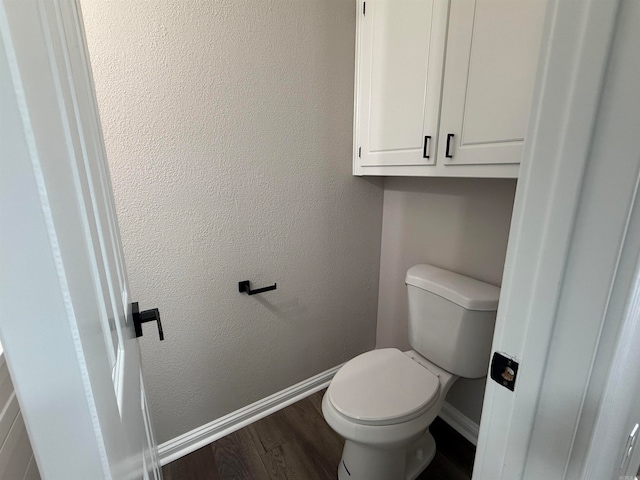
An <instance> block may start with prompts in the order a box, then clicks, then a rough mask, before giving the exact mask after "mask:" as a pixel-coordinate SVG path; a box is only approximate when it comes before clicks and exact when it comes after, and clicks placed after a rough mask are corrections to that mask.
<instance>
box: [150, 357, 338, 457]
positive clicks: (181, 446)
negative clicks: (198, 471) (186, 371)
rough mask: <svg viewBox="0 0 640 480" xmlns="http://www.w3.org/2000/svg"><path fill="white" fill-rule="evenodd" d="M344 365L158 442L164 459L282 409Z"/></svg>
mask: <svg viewBox="0 0 640 480" xmlns="http://www.w3.org/2000/svg"><path fill="white" fill-rule="evenodd" d="M341 366H342V365H338V366H337V367H334V368H331V369H329V370H327V371H325V372H322V373H320V374H318V375H316V376H314V377H311V378H309V379H307V380H304V381H302V382H300V383H298V384H296V385H293V386H291V387H289V388H285V389H284V390H281V391H280V392H278V393H275V394H273V395H271V396H269V397H266V398H263V399H262V400H258V401H257V402H255V403H252V404H251V405H247V406H246V407H243V408H241V409H239V410H236V411H235V412H232V413H230V414H228V415H225V416H224V417H221V418H219V419H217V420H214V421H213V422H210V423H207V424H206V425H202V426H201V427H198V428H195V429H193V430H191V431H190V432H187V433H184V434H182V435H180V436H178V437H176V438H174V439H172V440H169V441H167V442H165V443H163V444H161V445H159V446H158V455H159V457H160V463H161V464H162V465H163V466H164V465H166V464H167V463H170V462H173V461H174V460H177V459H178V458H180V457H183V456H185V455H188V454H189V453H191V452H194V451H196V450H198V449H199V448H201V447H204V446H205V445H208V444H210V443H211V442H214V441H216V440H218V439H220V438H222V437H224V436H225V435H229V434H230V433H233V432H235V431H236V430H240V429H241V428H243V427H246V426H247V425H249V424H251V423H253V422H256V421H258V420H260V419H261V418H264V417H266V416H267V415H271V414H272V413H274V412H277V411H278V410H282V409H283V408H285V407H288V406H289V405H291V404H293V403H295V402H297V401H299V400H302V399H303V398H305V397H308V396H309V395H312V394H314V393H315V392H317V391H319V390H322V389H323V388H325V387H327V386H329V382H330V381H331V379H332V378H333V376H334V375H335V374H336V372H337V371H338V369H339V368H340V367H341Z"/></svg>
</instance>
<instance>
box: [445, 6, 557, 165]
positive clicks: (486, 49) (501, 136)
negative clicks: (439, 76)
mask: <svg viewBox="0 0 640 480" xmlns="http://www.w3.org/2000/svg"><path fill="white" fill-rule="evenodd" d="M545 7H546V2H545V1H544V0H456V1H454V2H452V4H451V11H450V17H449V33H448V37H447V54H446V66H445V74H444V87H443V93H442V115H441V118H440V139H439V147H438V158H439V159H441V161H442V162H443V163H444V164H445V165H448V166H452V165H473V164H475V165H483V164H485V165H486V164H509V163H512V164H513V163H520V157H521V156H522V147H523V144H524V135H525V132H526V129H527V122H528V119H529V111H530V108H531V98H532V95H533V86H534V81H535V76H536V67H537V63H538V53H539V49H540V41H541V38H542V30H543V23H544V12H545ZM447 145H448V147H449V148H448V149H447ZM447 154H448V155H447Z"/></svg>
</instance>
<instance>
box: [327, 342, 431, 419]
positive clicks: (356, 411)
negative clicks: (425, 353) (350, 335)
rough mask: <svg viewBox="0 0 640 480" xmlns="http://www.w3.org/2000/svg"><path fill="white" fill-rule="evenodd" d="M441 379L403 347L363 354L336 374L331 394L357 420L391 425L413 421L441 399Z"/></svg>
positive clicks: (340, 409) (340, 408) (338, 407)
mask: <svg viewBox="0 0 640 480" xmlns="http://www.w3.org/2000/svg"><path fill="white" fill-rule="evenodd" d="M439 390H440V380H439V379H438V377H437V376H436V375H434V374H433V373H431V372H430V371H429V370H427V369H426V368H425V367H423V366H421V365H420V364H418V363H417V362H415V361H413V360H412V359H410V358H409V357H408V356H406V355H405V354H404V353H402V352H401V351H400V350H398V349H395V348H384V349H380V350H373V351H371V352H367V353H363V354H362V355H359V356H357V357H356V358H354V359H353V360H350V361H349V362H347V363H346V364H345V365H344V366H343V367H342V368H341V369H340V370H339V371H338V373H337V374H336V375H335V377H334V378H333V380H332V381H331V384H330V385H329V389H328V390H327V395H328V396H329V400H330V401H331V404H332V405H333V407H334V408H335V409H336V410H337V411H338V412H339V413H340V414H342V415H344V416H345V417H348V418H349V419H350V420H351V421H353V422H355V423H360V424H364V425H391V424H396V423H401V422H405V421H408V420H411V419H413V418H415V417H417V416H419V415H421V414H422V413H424V412H425V411H426V410H428V409H429V407H431V406H432V405H433V404H434V403H435V402H436V400H437V398H438V392H439Z"/></svg>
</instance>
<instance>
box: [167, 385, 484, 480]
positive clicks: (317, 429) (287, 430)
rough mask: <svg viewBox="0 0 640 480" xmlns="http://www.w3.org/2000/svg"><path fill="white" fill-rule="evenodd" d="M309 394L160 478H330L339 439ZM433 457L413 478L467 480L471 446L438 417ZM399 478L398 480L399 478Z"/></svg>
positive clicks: (334, 472) (340, 443) (199, 452)
mask: <svg viewBox="0 0 640 480" xmlns="http://www.w3.org/2000/svg"><path fill="white" fill-rule="evenodd" d="M323 394H324V391H322V392H318V393H315V394H313V395H311V396H310V397H307V398H305V399H303V400H301V401H299V402H297V403H294V404H293V405H291V406H289V407H287V408H285V409H283V410H280V411H279V412H276V413H274V414H272V415H269V416H268V417H265V418H263V419H262V420H260V421H258V422H255V423H253V424H251V425H249V426H247V427H245V428H243V429H241V430H238V431H237V432H234V433H232V434H230V435H227V436H226V437H224V438H221V439H220V440H218V441H216V442H213V443H212V444H210V445H207V446H206V447H202V448H201V449H199V450H196V451H195V452H193V453H191V454H189V455H187V456H185V457H182V458H180V459H178V460H176V461H175V462H172V463H170V464H168V465H165V466H164V467H163V469H162V472H163V474H164V478H165V480H294V479H295V480H325V479H326V480H335V479H336V477H337V467H338V463H339V461H340V457H341V455H342V446H343V440H342V438H340V437H339V436H338V435H337V434H336V433H335V432H334V431H333V430H332V429H331V427H329V425H327V423H326V422H325V421H324V418H323V416H322V406H321V402H322V395H323ZM431 433H432V434H433V436H434V437H435V439H436V443H437V445H438V451H437V452H436V456H435V458H434V459H433V461H432V462H431V464H430V465H429V466H428V467H427V469H426V470H425V471H424V472H422V474H420V476H419V477H418V479H419V480H469V479H470V478H471V470H472V468H473V458H474V455H475V447H474V446H473V445H472V444H471V443H469V442H468V441H467V440H465V439H464V438H463V437H462V436H460V435H459V434H458V433H457V432H456V431H454V430H453V429H452V428H451V427H449V426H448V425H447V424H446V423H444V422H443V421H442V420H440V419H439V418H437V419H436V421H435V422H433V425H432V426H431ZM399 480H400V479H399Z"/></svg>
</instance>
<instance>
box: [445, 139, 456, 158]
mask: <svg viewBox="0 0 640 480" xmlns="http://www.w3.org/2000/svg"><path fill="white" fill-rule="evenodd" d="M453 137H455V135H454V134H453V133H448V134H447V151H446V153H445V154H444V156H445V157H447V158H453V155H451V153H450V152H451V139H452V138H453Z"/></svg>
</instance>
